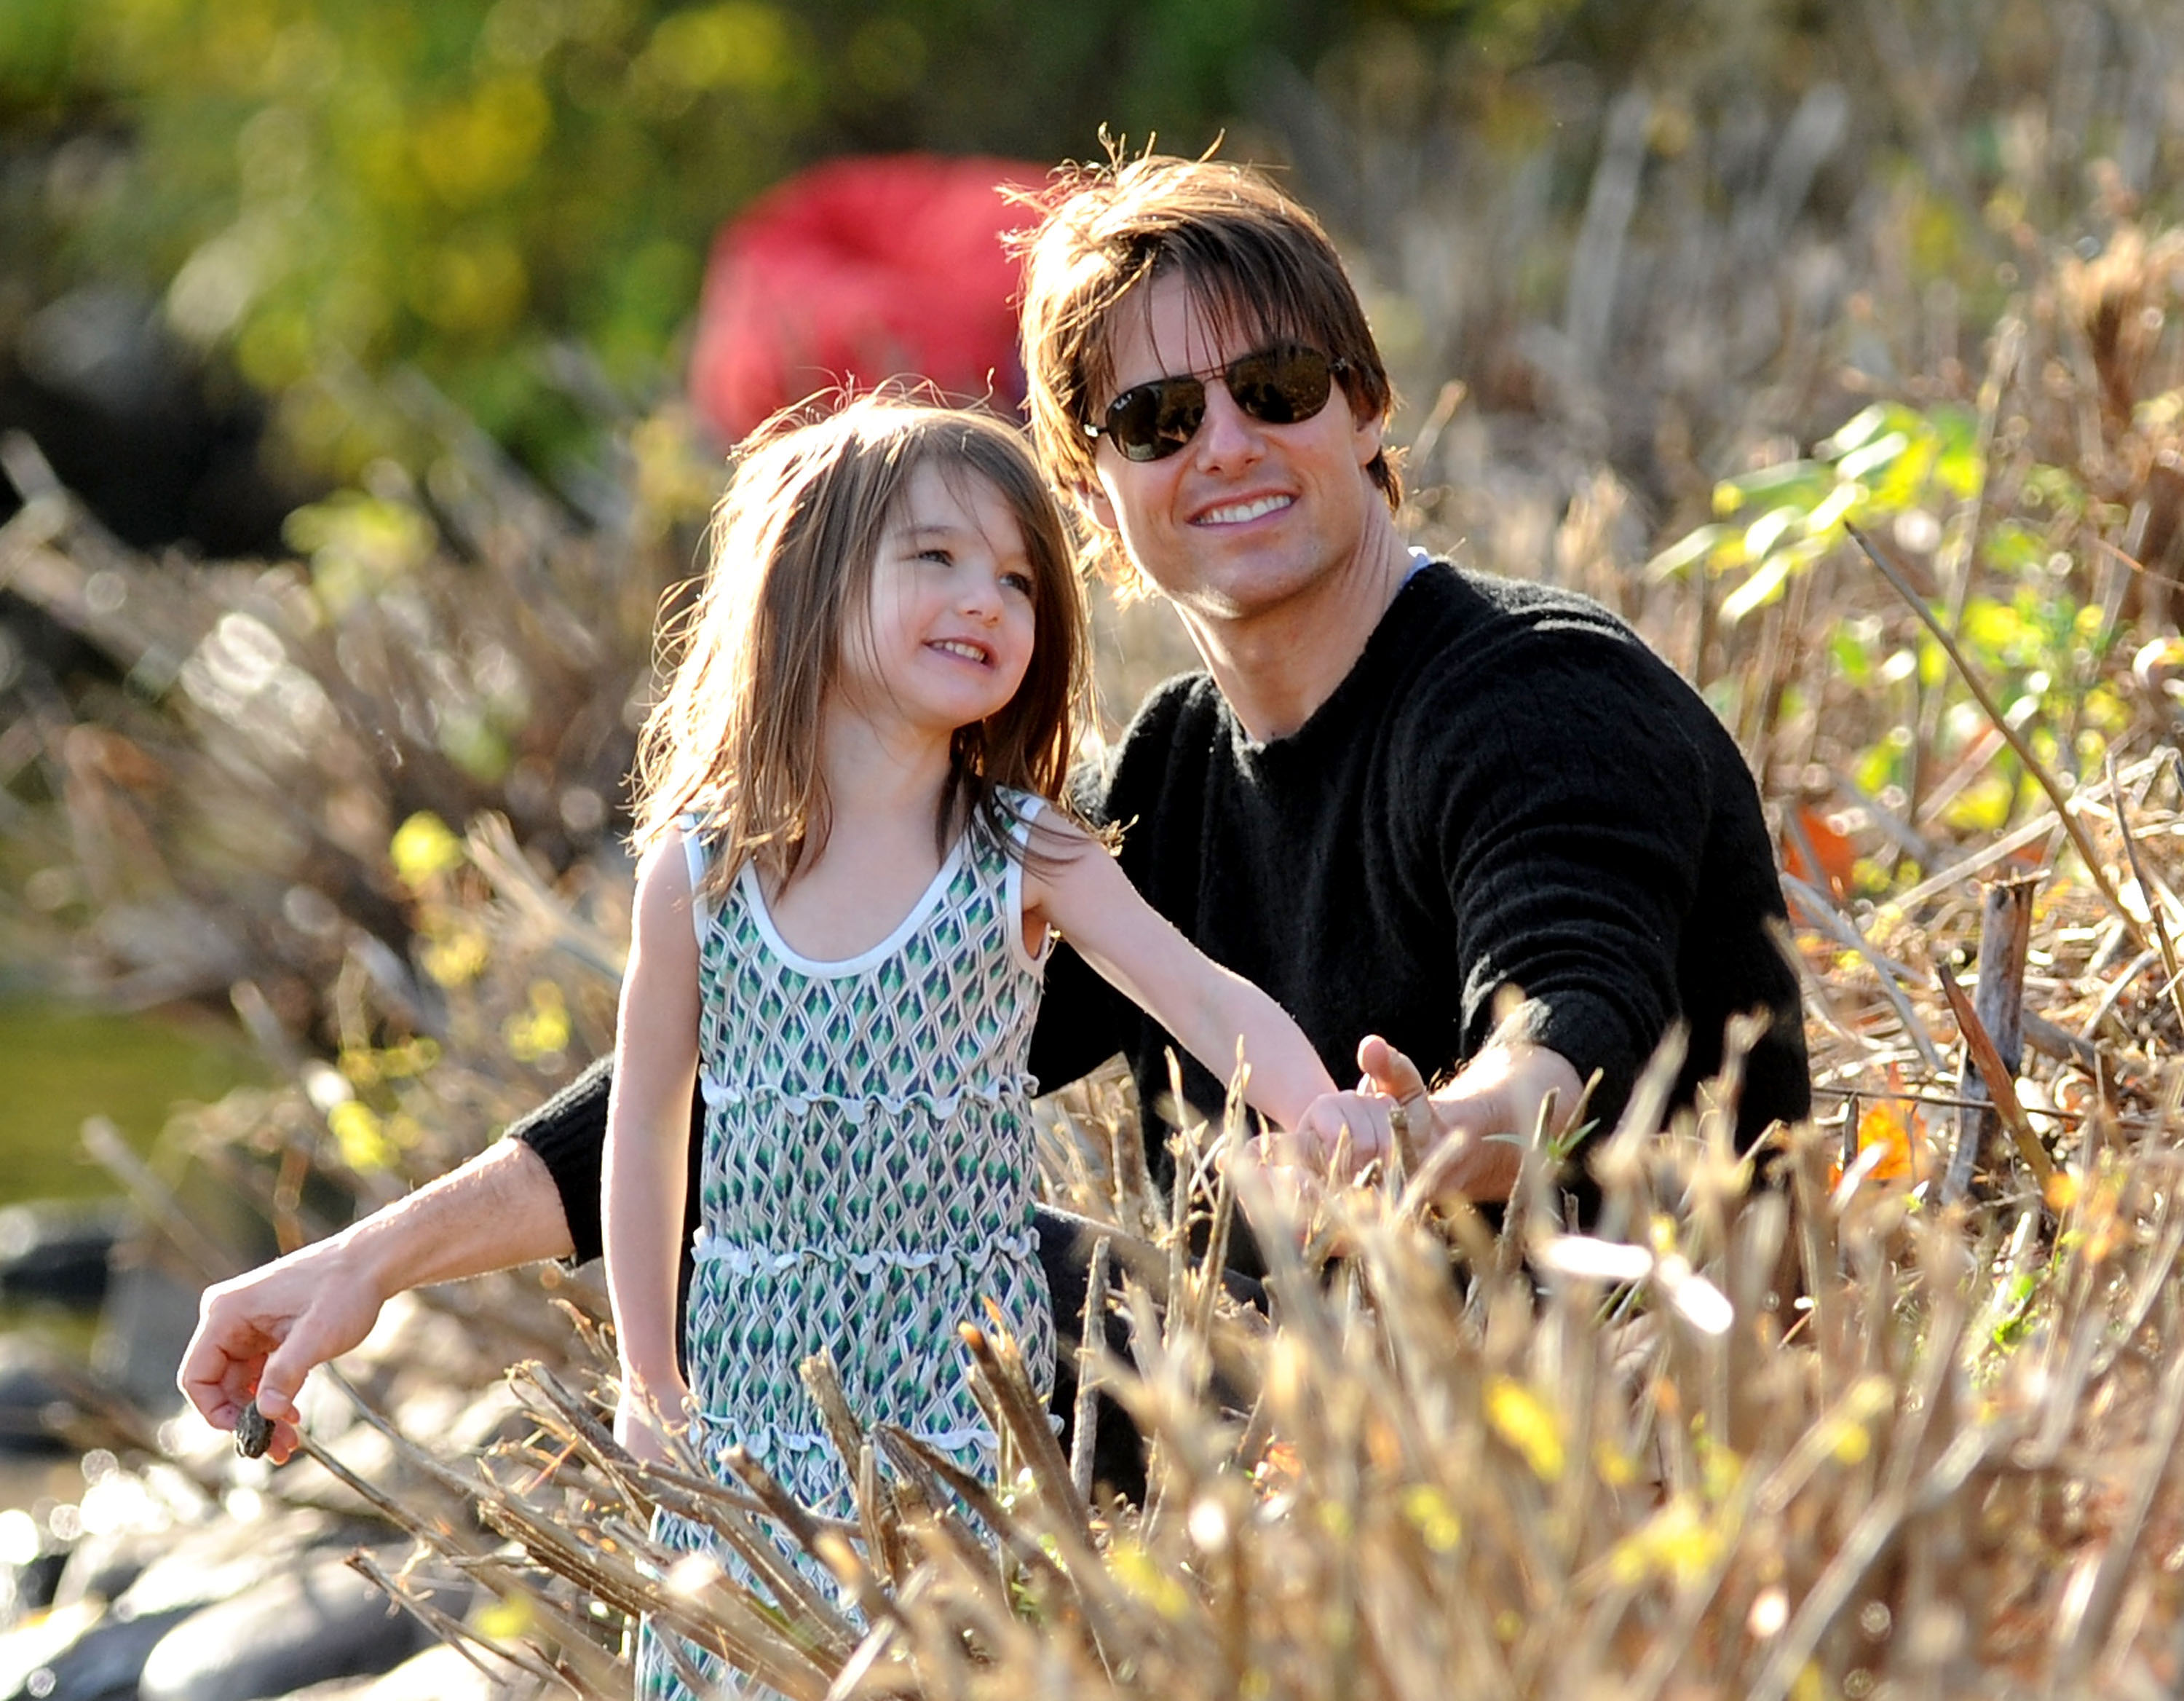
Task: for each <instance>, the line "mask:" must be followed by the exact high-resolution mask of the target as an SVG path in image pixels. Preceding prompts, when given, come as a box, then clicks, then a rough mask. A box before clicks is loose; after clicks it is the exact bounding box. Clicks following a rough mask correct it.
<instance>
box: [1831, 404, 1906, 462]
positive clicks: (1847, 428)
mask: <svg viewBox="0 0 2184 1701" xmlns="http://www.w3.org/2000/svg"><path fill="white" fill-rule="evenodd" d="M1887 423H1888V410H1887V408H1886V407H1885V406H1883V405H1882V404H1880V403H1879V402H1875V404H1873V405H1872V406H1871V407H1869V408H1861V409H1860V410H1858V412H1856V413H1854V414H1853V415H1851V416H1850V417H1849V418H1848V419H1847V420H1846V421H1843V423H1842V426H1841V428H1840V429H1839V430H1837V431H1836V434H1835V435H1834V436H1833V437H1830V438H1825V439H1823V440H1822V441H1821V442H1819V443H1816V444H1815V445H1814V449H1813V453H1814V455H1818V456H1819V458H1820V459H1821V460H1838V459H1840V458H1841V456H1843V455H1848V454H1849V453H1850V452H1851V450H1853V449H1858V448H1860V447H1862V446H1863V445H1864V444H1866V443H1871V442H1872V441H1873V439H1874V438H1876V437H1878V436H1879V435H1880V431H1881V428H1882V427H1884V426H1886V424H1887Z"/></svg>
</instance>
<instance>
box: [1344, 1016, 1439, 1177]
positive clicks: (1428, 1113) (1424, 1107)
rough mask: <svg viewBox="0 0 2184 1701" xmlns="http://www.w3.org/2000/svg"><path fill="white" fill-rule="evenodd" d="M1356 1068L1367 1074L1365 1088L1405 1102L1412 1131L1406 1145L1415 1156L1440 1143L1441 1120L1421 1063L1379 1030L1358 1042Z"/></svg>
mask: <svg viewBox="0 0 2184 1701" xmlns="http://www.w3.org/2000/svg"><path fill="white" fill-rule="evenodd" d="M1357 1068H1358V1070H1359V1073H1361V1074H1362V1075H1363V1076H1364V1079H1363V1080H1362V1082H1361V1083H1360V1084H1359V1085H1360V1086H1361V1087H1362V1089H1363V1090H1366V1091H1368V1092H1376V1093H1380V1094H1383V1095H1385V1096H1387V1097H1389V1098H1391V1099H1394V1100H1396V1101H1397V1102H1398V1103H1400V1104H1401V1106H1402V1107H1403V1120H1404V1122H1405V1124H1407V1133H1408V1135H1409V1138H1408V1140H1407V1141H1405V1145H1406V1146H1407V1147H1408V1149H1409V1153H1410V1156H1411V1158H1412V1161H1416V1159H1417V1158H1418V1157H1420V1156H1422V1155H1423V1154H1424V1153H1425V1152H1429V1151H1431V1150H1432V1149H1433V1147H1434V1146H1435V1144H1437V1141H1436V1138H1435V1136H1436V1135H1437V1134H1438V1132H1439V1124H1437V1123H1436V1122H1435V1118H1434V1102H1433V1099H1432V1098H1431V1096H1429V1094H1428V1093H1427V1091H1426V1078H1425V1077H1424V1075H1423V1074H1419V1073H1418V1065H1417V1064H1416V1063H1414V1062H1412V1061H1411V1060H1410V1059H1409V1058H1408V1057H1405V1056H1404V1055H1403V1054H1402V1053H1401V1051H1397V1050H1396V1048H1395V1047H1394V1046H1390V1044H1389V1043H1388V1042H1387V1041H1386V1040H1384V1039H1382V1038H1381V1037H1380V1036H1379V1035H1378V1034H1368V1035H1366V1036H1365V1038H1364V1039H1363V1040H1360V1041H1359V1042H1358V1046H1357Z"/></svg>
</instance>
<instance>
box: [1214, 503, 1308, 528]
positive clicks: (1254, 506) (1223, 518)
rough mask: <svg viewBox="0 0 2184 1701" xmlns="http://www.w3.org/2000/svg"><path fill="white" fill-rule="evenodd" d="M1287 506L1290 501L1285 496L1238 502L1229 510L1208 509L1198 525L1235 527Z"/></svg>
mask: <svg viewBox="0 0 2184 1701" xmlns="http://www.w3.org/2000/svg"><path fill="white" fill-rule="evenodd" d="M1289 505H1290V499H1289V498H1288V497H1286V496H1262V497H1260V498H1258V499H1256V501H1251V502H1239V503H1237V504H1236V505H1234V507H1230V508H1212V509H1208V510H1206V513H1205V514H1204V515H1203V516H1201V518H1200V521H1199V523H1200V524H1201V525H1205V526H1236V525H1240V524H1242V523H1243V522H1244V521H1246V520H1256V519H1257V518H1258V517H1259V516H1261V515H1262V514H1271V513H1273V511H1274V510H1276V509H1278V508H1286V507H1288V506H1289Z"/></svg>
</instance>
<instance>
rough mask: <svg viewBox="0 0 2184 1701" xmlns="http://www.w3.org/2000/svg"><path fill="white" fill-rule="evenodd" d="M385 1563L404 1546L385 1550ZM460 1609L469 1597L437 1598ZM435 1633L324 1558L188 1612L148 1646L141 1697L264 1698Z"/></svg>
mask: <svg viewBox="0 0 2184 1701" xmlns="http://www.w3.org/2000/svg"><path fill="white" fill-rule="evenodd" d="M384 1562H385V1564H387V1567H388V1569H390V1570H393V1569H395V1568H397V1567H398V1566H399V1565H400V1564H401V1563H402V1555H401V1553H394V1552H390V1553H387V1554H386V1555H385V1556H384ZM441 1604H442V1605H443V1607H444V1608H445V1609H447V1610H448V1611H449V1612H452V1613H454V1614H455V1615H458V1616H460V1614H461V1613H462V1611H463V1610H464V1608H465V1605H466V1604H467V1602H466V1600H465V1598H455V1599H452V1600H450V1599H448V1598H445V1597H442V1598H441ZM434 1640H435V1638H434V1637H433V1634H432V1631H430V1630H428V1629H426V1627H425V1626H423V1625H422V1624H421V1623H419V1622H418V1621H417V1620H416V1619H415V1618H414V1617H412V1616H411V1615H409V1614H408V1613H406V1612H404V1611H402V1610H401V1609H399V1608H397V1607H396V1606H394V1604H393V1603H392V1602H390V1601H389V1600H388V1599H387V1597H386V1596H385V1595H383V1594H382V1593H381V1592H379V1590H378V1588H377V1587H375V1586H374V1585H373V1584H372V1583H370V1581H367V1580H366V1579H365V1578H364V1577H362V1576H359V1575H358V1574H357V1573H356V1572H355V1571H353V1570H350V1569H349V1567H348V1564H346V1563H345V1562H344V1561H343V1560H342V1559H337V1558H335V1557H332V1556H328V1557H326V1558H324V1559H315V1560H314V1561H312V1562H311V1563H310V1564H309V1565H308V1566H307V1567H305V1568H304V1570H300V1571H298V1572H294V1573H291V1574H288V1575H286V1576H276V1577H271V1578H269V1579H267V1580H266V1581H265V1582H264V1583H262V1584H260V1585H259V1587H256V1588H254V1589H252V1590H250V1591H249V1592H247V1593H244V1594H242V1595H238V1596H237V1597H235V1598H233V1599H231V1600H226V1601H223V1602H221V1603H220V1604H219V1605H217V1606H210V1607H207V1608H205V1609H204V1610H203V1611H202V1612H199V1613H198V1614H196V1615H194V1616H192V1617H191V1618H189V1619H187V1620H184V1621H183V1622H182V1623H181V1625H179V1626H176V1627H175V1629H174V1630H173V1631H170V1632H169V1634H168V1635H167V1637H166V1638H165V1640H164V1641H163V1642H160V1643H159V1646H158V1647H157V1648H153V1650H152V1654H151V1657H150V1658H149V1659H148V1660H147V1661H146V1662H145V1665H144V1670H143V1676H142V1679H141V1680H140V1681H139V1684H138V1691H137V1693H138V1694H139V1696H140V1697H141V1698H142V1701H260V1698H264V1697H269V1696H280V1695H287V1694H288V1693H291V1692H292V1691H293V1690H297V1689H302V1688H304V1687H308V1686H309V1685H311V1684H314V1683H324V1682H326V1681H329V1680H331V1679H333V1678H337V1677H352V1676H364V1675H368V1674H374V1673H377V1672H382V1671H387V1670H392V1669H393V1667H395V1666H397V1665H400V1664H401V1663H402V1662H403V1661H404V1660H405V1659H409V1657H410V1656H411V1655H412V1654H417V1653H419V1652H421V1650H423V1649H424V1648H428V1647H430V1646H431V1645H432V1642H433V1641H434Z"/></svg>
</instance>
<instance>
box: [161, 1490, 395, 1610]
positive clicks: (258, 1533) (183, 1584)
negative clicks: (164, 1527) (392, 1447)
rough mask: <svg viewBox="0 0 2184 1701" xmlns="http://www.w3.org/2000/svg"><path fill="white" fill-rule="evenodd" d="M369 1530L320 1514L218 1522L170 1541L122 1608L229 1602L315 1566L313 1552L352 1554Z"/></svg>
mask: <svg viewBox="0 0 2184 1701" xmlns="http://www.w3.org/2000/svg"><path fill="white" fill-rule="evenodd" d="M363 1531H364V1526H362V1525H343V1524H339V1523H337V1522H336V1520H333V1519H332V1518H331V1517H328V1516H327V1515H326V1514H324V1513H320V1512H289V1513H283V1514H277V1515H275V1516H272V1517H268V1518H256V1519H251V1520H242V1519H237V1518H220V1519H216V1520H213V1521H212V1522H210V1523H207V1524H203V1525H198V1527H197V1528H195V1529H192V1530H190V1531H186V1532H184V1533H183V1534H182V1535H181V1536H179V1537H176V1538H174V1539H172V1540H170V1542H169V1543H168V1545H167V1547H166V1548H165V1550H164V1552H162V1553H159V1556H158V1557H157V1558H156V1559H153V1561H152V1562H151V1564H148V1565H147V1566H146V1567H145V1568H144V1570H143V1572H142V1575H141V1576H138V1577H137V1579H136V1581H135V1582H133V1583H131V1584H130V1585H129V1587H128V1589H127V1592H125V1593H124V1594H123V1595H122V1597H121V1600H120V1604H125V1605H126V1606H128V1607H129V1608H130V1609H131V1610H132V1611H134V1612H136V1613H137V1614H139V1615H142V1614H145V1613H153V1612H163V1611H164V1610H165V1609H168V1608H170V1607H181V1606H205V1605H209V1604H210V1603H212V1602H214V1601H224V1600H226V1599H227V1598H229V1597H231V1596H232V1595H239V1594H242V1593H243V1592H246V1591H248V1590H251V1589H255V1588H257V1587H259V1586H261V1585H262V1584H264V1583H265V1581H266V1580H267V1579H268V1578H270V1577H273V1576H276V1575H279V1574H281V1573H284V1572H293V1571H297V1570H301V1569H303V1568H304V1566H306V1565H308V1564H311V1563H313V1560H314V1559H315V1557H317V1556H315V1555H313V1554H312V1553H311V1551H310V1550H312V1549H313V1548H327V1547H329V1546H331V1545H332V1544H336V1543H338V1544H339V1551H340V1552H342V1553H347V1552H348V1549H349V1548H350V1547H352V1546H354V1544H355V1542H357V1541H358V1540H359V1539H360V1538H361V1536H362V1533H363ZM372 1533H373V1534H375V1535H382V1536H383V1533H384V1532H383V1531H374V1532H372Z"/></svg>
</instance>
